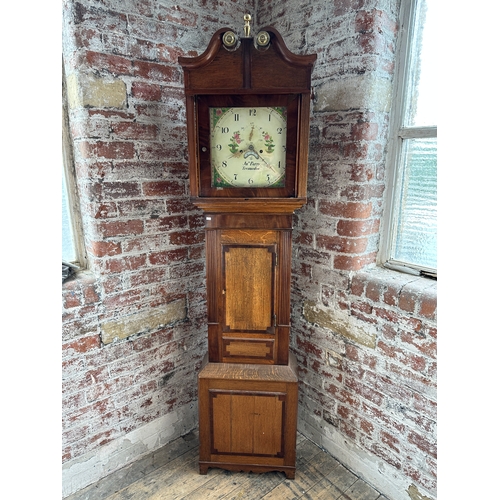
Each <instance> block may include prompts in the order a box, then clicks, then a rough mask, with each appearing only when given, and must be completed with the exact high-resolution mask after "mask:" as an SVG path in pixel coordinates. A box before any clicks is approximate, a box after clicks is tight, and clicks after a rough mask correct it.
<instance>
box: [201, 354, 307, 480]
mask: <svg viewBox="0 0 500 500" xmlns="http://www.w3.org/2000/svg"><path fill="white" fill-rule="evenodd" d="M289 359H290V361H289V363H288V365H253V364H241V363H210V362H208V357H207V356H206V357H205V360H204V364H203V367H202V369H201V371H200V373H199V375H198V398H199V418H200V461H199V466H200V474H206V473H207V471H208V469H209V468H211V467H212V468H220V469H225V470H231V471H244V472H256V473H261V472H270V471H280V472H284V473H285V475H286V477H287V478H288V479H293V478H294V477H295V458H296V439H297V407H298V377H297V363H296V359H295V356H293V354H290V356H289Z"/></svg>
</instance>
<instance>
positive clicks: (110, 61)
mask: <svg viewBox="0 0 500 500" xmlns="http://www.w3.org/2000/svg"><path fill="white" fill-rule="evenodd" d="M85 57H86V60H87V61H86V62H87V64H88V65H89V66H90V67H91V68H94V69H97V70H98V71H101V72H109V73H113V74H115V75H132V61H131V60H130V59H128V58H126V57H121V56H116V55H109V54H101V53H99V52H92V51H88V52H87V53H86V56H85Z"/></svg>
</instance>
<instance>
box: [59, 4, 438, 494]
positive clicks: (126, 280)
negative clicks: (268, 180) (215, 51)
mask: <svg viewBox="0 0 500 500" xmlns="http://www.w3.org/2000/svg"><path fill="white" fill-rule="evenodd" d="M249 6H250V7H249ZM256 6H257V9H254V3H253V2H247V3H246V5H240V2H234V1H230V0H227V1H222V2H217V1H215V0H212V1H210V0H204V1H200V2H184V3H182V4H179V3H175V2H171V1H169V0H163V1H162V2H158V1H153V0H148V1H140V2H123V1H119V0H106V1H97V0H94V1H92V0H82V1H80V2H76V1H65V2H64V42H65V43H64V63H65V74H66V79H67V87H68V100H69V108H70V123H71V133H72V138H73V142H74V153H75V163H76V173H77V183H78V188H79V195H80V200H81V208H82V217H83V225H84V229H85V240H86V241H85V243H86V247H87V250H88V255H89V265H90V270H89V271H88V272H87V273H83V274H82V275H80V276H79V277H78V279H76V280H74V281H71V282H69V283H66V284H65V285H64V286H63V471H64V475H63V480H64V485H63V486H64V492H65V493H66V494H68V493H70V492H72V491H74V490H75V489H78V488H81V487H83V486H85V485H86V484H89V483H90V482H93V481H95V480H97V479H99V477H102V476H103V475H105V474H107V473H109V472H111V471H112V470H114V469H117V468H119V467H121V466H123V465H125V464H126V463H127V462H129V461H131V460H133V459H135V458H137V457H138V456H140V455H141V454H143V453H146V452H148V451H149V450H151V449H154V448H156V447H158V446H161V445H162V444H164V443H165V442H168V441H169V440H172V439H174V438H175V437H177V436H178V435H180V434H182V433H184V432H187V431H189V430H190V429H192V428H195V427H196V426H197V409H196V404H197V403H196V374H197V371H198V368H199V365H200V360H201V357H202V355H203V354H204V352H205V350H206V325H205V314H206V311H205V283H204V276H205V269H204V246H203V241H204V238H203V229H202V228H203V224H202V220H201V217H200V215H201V214H200V213H199V212H198V211H196V210H195V209H194V208H193V206H192V205H191V204H190V203H189V199H188V195H187V193H188V185H187V183H188V178H187V174H188V168H187V158H186V130H185V113H184V97H183V90H182V75H181V72H180V67H179V65H178V64H177V57H178V56H179V55H181V54H183V55H195V54H199V53H201V52H202V51H203V50H204V49H205V48H206V45H207V43H208V41H209V39H210V37H211V35H212V33H213V32H214V31H215V30H216V29H218V28H220V27H221V26H231V27H234V28H236V29H240V27H241V25H242V18H243V14H244V13H245V11H246V10H248V11H249V12H251V13H252V12H254V11H256V16H255V19H256V22H255V25H256V27H263V26H265V25H267V24H270V25H274V26H275V27H276V28H277V29H278V30H279V31H280V32H281V33H282V35H283V37H284V39H285V42H286V44H287V46H288V48H290V50H292V51H293V52H297V53H313V52H314V53H317V54H318V60H317V63H316V66H315V69H314V72H313V80H314V81H313V84H314V87H315V98H314V106H313V110H312V114H311V148H310V165H309V183H308V199H309V201H308V203H307V205H306V206H305V207H304V208H302V209H301V210H299V211H298V212H297V214H296V216H295V219H294V226H295V229H294V251H293V283H292V286H293V289H292V321H293V323H292V327H293V328H292V339H291V345H292V349H293V350H294V352H295V353H296V355H297V357H298V360H299V364H300V375H301V382H300V408H299V415H300V418H299V428H300V430H301V431H302V432H304V433H305V434H306V435H308V436H309V437H311V439H313V440H314V441H315V442H317V443H318V444H320V445H322V446H324V447H325V448H326V449H328V450H329V451H330V452H331V453H332V454H333V455H334V456H336V457H337V458H339V459H340V460H342V461H343V463H344V464H346V465H347V466H349V467H351V468H352V469H353V470H354V471H355V472H356V473H358V474H360V475H362V476H363V477H364V478H365V479H367V480H368V481H369V482H371V483H372V484H373V485H374V486H376V487H379V488H380V489H381V490H382V491H384V492H385V493H386V494H387V496H388V497H389V498H391V499H393V500H399V499H408V498H411V499H413V500H415V499H421V500H424V499H425V498H435V495H436V290H435V282H433V281H429V280H425V279H423V278H415V277H412V276H408V275H402V274H399V273H395V272H390V271H385V270H382V269H380V268H378V267H377V266H376V257H377V250H378V244H379V238H380V231H381V229H382V228H381V226H382V223H381V218H382V214H383V202H384V199H383V196H384V188H385V158H386V147H387V128H388V122H389V111H390V105H391V101H390V95H391V84H392V77H393V68H394V48H395V40H396V35H397V29H398V26H397V11H398V8H399V1H397V0H384V1H375V0H342V1H336V2H330V1H326V0H324V1H319V2H311V1H300V0H286V1H285V0H277V1H273V2H256Z"/></svg>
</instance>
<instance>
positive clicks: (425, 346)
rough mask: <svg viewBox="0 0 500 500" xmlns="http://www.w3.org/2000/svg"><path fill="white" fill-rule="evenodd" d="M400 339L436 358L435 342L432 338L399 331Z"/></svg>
mask: <svg viewBox="0 0 500 500" xmlns="http://www.w3.org/2000/svg"><path fill="white" fill-rule="evenodd" d="M401 341H402V342H405V343H406V344H409V345H411V346H413V347H415V348H417V349H418V350H419V351H420V352H421V353H422V354H425V355H426V356H429V357H431V358H436V355H437V342H436V341H435V340H434V339H429V338H427V337H423V336H421V335H418V334H416V333H413V332H406V331H402V332H401Z"/></svg>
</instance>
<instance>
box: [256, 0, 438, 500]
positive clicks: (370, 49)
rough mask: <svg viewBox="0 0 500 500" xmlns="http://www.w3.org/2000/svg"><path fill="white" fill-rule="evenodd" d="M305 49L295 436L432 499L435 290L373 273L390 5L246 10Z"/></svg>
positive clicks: (364, 0) (402, 490)
mask: <svg viewBox="0 0 500 500" xmlns="http://www.w3.org/2000/svg"><path fill="white" fill-rule="evenodd" d="M258 7H259V9H258V21H257V22H258V23H259V25H261V26H264V25H267V24H270V25H274V26H275V27H276V28H277V29H278V30H279V31H281V32H282V33H283V34H284V38H285V41H286V43H287V45H288V47H289V48H290V49H291V50H292V51H294V52H299V53H314V52H315V53H317V54H318V60H317V63H316V66H315V68H314V71H313V85H314V93H315V99H314V106H313V110H312V114H311V145H310V156H309V159H310V163H309V182H308V200H309V201H308V203H307V205H306V206H305V207H304V208H302V209H301V210H299V211H297V213H296V215H295V220H294V227H295V229H294V252H293V283H292V287H293V288H292V339H291V340H292V341H291V346H292V349H293V350H294V352H295V353H296V355H297V358H298V361H299V366H300V403H299V404H300V407H299V428H300V430H301V431H302V432H304V433H305V434H306V435H307V436H309V437H310V438H311V439H313V440H314V441H315V442H317V443H318V444H321V445H322V446H324V447H325V448H326V449H328V450H329V451H330V452H331V453H332V454H333V455H334V456H336V457H337V458H339V459H340V460H341V461H342V462H343V463H344V464H346V465H347V466H348V467H350V468H352V469H353V470H354V471H356V473H358V474H360V475H361V476H363V477H364V478H365V479H366V480H368V481H369V482H371V483H372V484H373V485H375V486H377V487H378V488H380V489H381V490H382V491H383V492H385V493H386V494H387V496H388V497H390V498H391V499H393V500H399V499H401V500H402V499H408V498H411V499H413V500H415V499H426V498H435V496H436V481H437V479H436V474H437V472H436V446H437V445H436V378H437V377H436V336H437V330H436V282H434V281H432V280H428V279H425V278H418V277H414V276H410V275H404V274H401V273H397V272H392V271H388V270H384V269H382V268H380V267H377V265H376V259H377V251H378V245H379V241H380V234H381V229H382V215H383V207H384V205H383V203H384V188H385V168H386V164H385V161H386V152H387V151H386V148H387V133H388V124H389V111H390V105H391V100H390V97H391V84H392V78H393V72H394V62H395V52H394V51H395V45H396V36H397V31H398V22H397V20H398V9H399V2H398V1H397V0H389V1H375V0H351V1H349V0H346V1H339V2H326V1H324V2H309V1H301V0H295V1H276V2H261V3H259V4H258Z"/></svg>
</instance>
